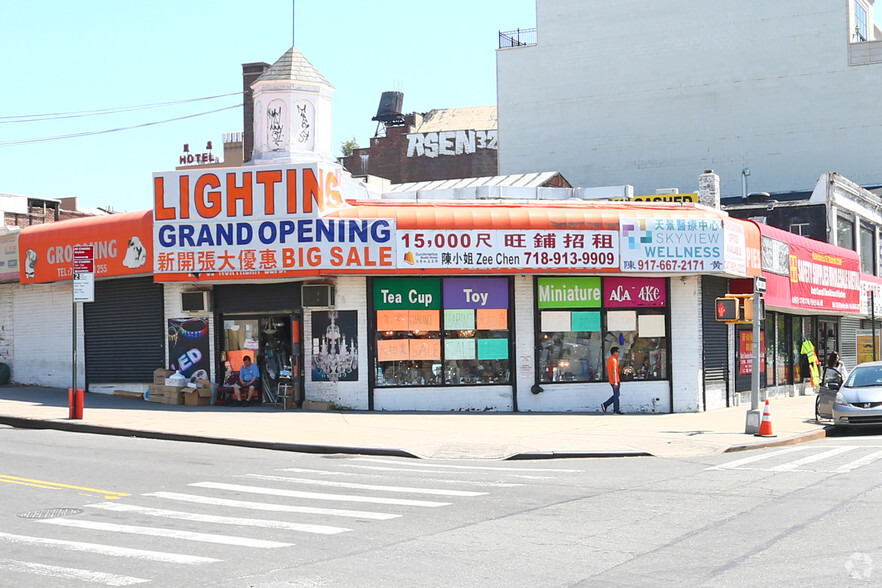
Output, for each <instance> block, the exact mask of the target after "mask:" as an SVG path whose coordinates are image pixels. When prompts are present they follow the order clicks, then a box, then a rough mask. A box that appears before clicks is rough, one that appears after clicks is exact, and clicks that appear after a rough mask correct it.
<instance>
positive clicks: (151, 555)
mask: <svg viewBox="0 0 882 588" xmlns="http://www.w3.org/2000/svg"><path fill="white" fill-rule="evenodd" d="M47 520H53V519H47ZM0 541H4V542H6V543H23V544H26V545H46V546H49V547H60V548H62V549H70V550H71V551H82V552H87V553H98V554H100V555H110V556H114V557H131V558H135V559H143V560H150V561H161V562H166V563H180V564H199V563H214V562H218V561H220V560H219V559H214V558H213V557H200V556H196V555H184V554H182V553H164V552H162V551H148V550H146V549H132V548H131V547H117V546H115V545H101V544H99V543H84V542H81V541H68V540H65V539H46V538H43V537H28V536H26V535H13V534H11V533H3V532H0Z"/></svg>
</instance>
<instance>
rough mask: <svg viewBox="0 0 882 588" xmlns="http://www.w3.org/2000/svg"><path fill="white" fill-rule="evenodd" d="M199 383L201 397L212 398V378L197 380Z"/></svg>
mask: <svg viewBox="0 0 882 588" xmlns="http://www.w3.org/2000/svg"><path fill="white" fill-rule="evenodd" d="M197 383H198V384H199V388H197V390H198V392H199V398H208V399H211V380H197Z"/></svg>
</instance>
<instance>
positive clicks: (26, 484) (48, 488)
mask: <svg viewBox="0 0 882 588" xmlns="http://www.w3.org/2000/svg"><path fill="white" fill-rule="evenodd" d="M0 482H7V483H9V484H21V485H22V486H33V487H34V488H45V489H46V490H61V488H56V487H54V486H43V485H41V484H28V483H27V482H17V481H15V480H3V479H0Z"/></svg>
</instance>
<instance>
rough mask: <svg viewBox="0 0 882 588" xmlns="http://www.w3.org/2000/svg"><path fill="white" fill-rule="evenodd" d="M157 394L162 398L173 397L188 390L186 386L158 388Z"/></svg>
mask: <svg viewBox="0 0 882 588" xmlns="http://www.w3.org/2000/svg"><path fill="white" fill-rule="evenodd" d="M156 388H157V392H158V393H159V394H161V395H162V396H171V395H173V394H177V393H179V392H184V391H185V390H187V387H186V386H157V387H156Z"/></svg>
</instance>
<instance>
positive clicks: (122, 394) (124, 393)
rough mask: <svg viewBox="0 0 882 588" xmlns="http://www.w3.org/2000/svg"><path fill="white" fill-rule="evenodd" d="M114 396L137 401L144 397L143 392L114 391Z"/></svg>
mask: <svg viewBox="0 0 882 588" xmlns="http://www.w3.org/2000/svg"><path fill="white" fill-rule="evenodd" d="M113 395H114V396H119V397H120V398H135V399H139V398H143V397H144V393H143V392H132V391H131V390H114V391H113Z"/></svg>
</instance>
